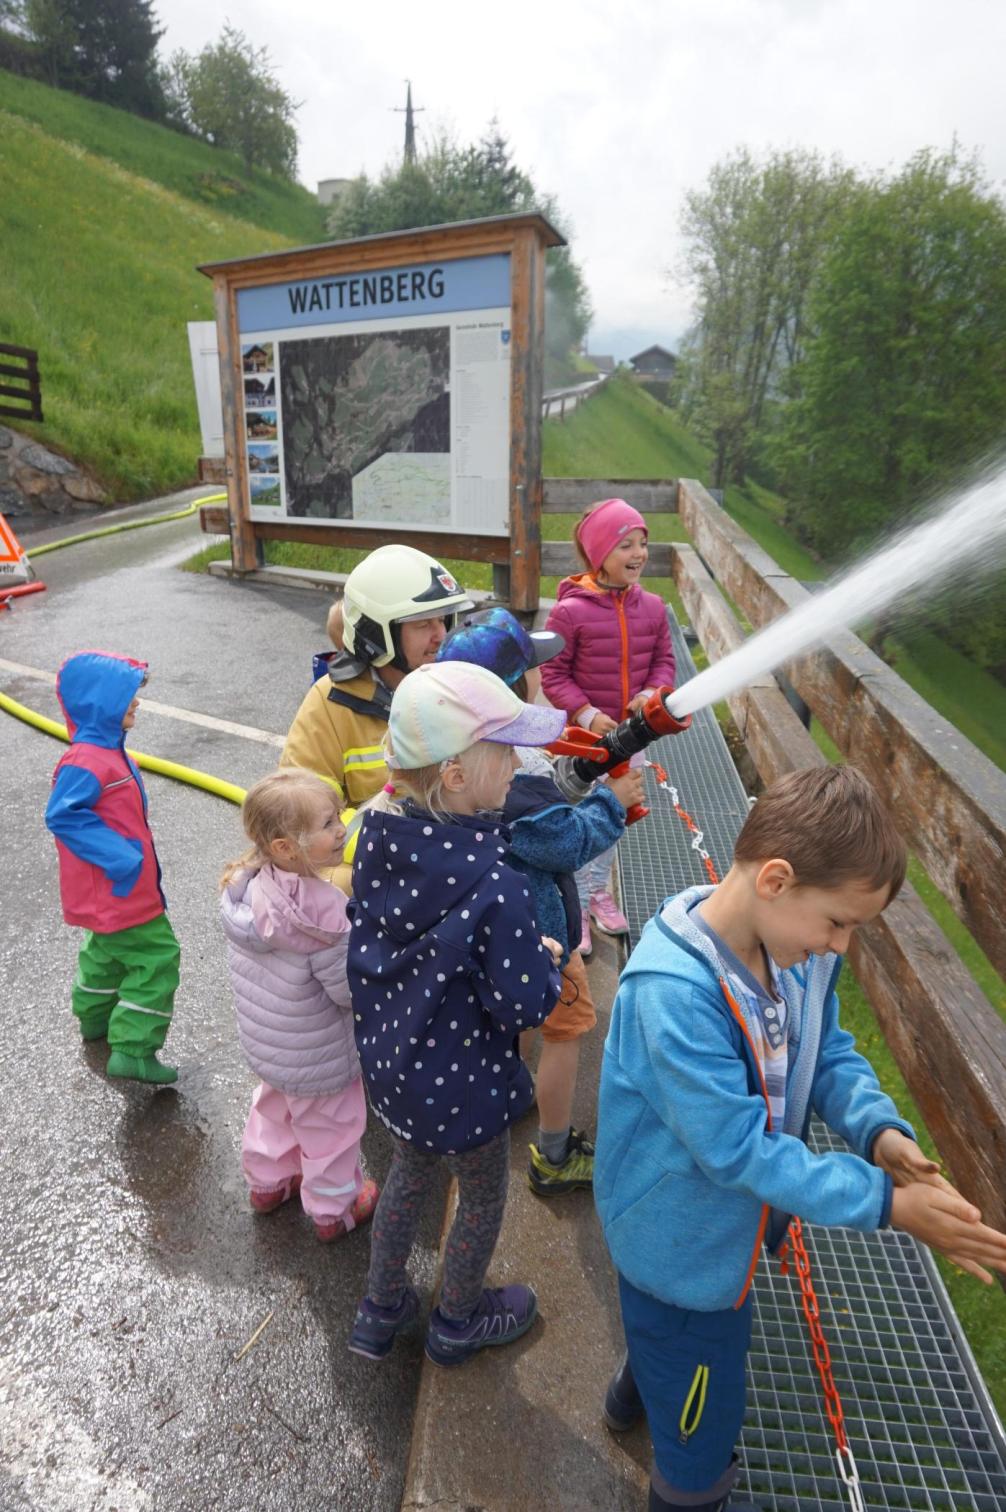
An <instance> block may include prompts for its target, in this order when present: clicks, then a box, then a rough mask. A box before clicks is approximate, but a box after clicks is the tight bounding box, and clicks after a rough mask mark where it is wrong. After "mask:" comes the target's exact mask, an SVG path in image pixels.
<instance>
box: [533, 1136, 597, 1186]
mask: <svg viewBox="0 0 1006 1512" xmlns="http://www.w3.org/2000/svg"><path fill="white" fill-rule="evenodd" d="M529 1148H530V1150H531V1161H530V1164H529V1165H528V1168H527V1179H528V1183H529V1185H530V1187H531V1190H532V1192H536V1193H537V1194H538V1196H539V1197H557V1196H559V1194H560V1193H561V1192H575V1191H576V1189H577V1187H589V1186H593V1184H594V1146H593V1145H592V1144H591V1142H590V1140H589V1139H586V1138H585V1137H584V1135H582V1134H581V1133H580V1132H579V1131H578V1130H577V1129H570V1131H569V1146H568V1148H567V1150H566V1159H565V1160H564V1161H563V1163H562V1165H558V1166H554V1165H551V1164H550V1163H549V1162H548V1161H547V1160H546V1159H545V1157H544V1155H542V1153H541V1151H540V1150H539V1149H538V1147H537V1145H531V1146H530V1147H529Z"/></svg>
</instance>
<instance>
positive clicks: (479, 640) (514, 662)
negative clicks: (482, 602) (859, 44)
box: [437, 606, 566, 687]
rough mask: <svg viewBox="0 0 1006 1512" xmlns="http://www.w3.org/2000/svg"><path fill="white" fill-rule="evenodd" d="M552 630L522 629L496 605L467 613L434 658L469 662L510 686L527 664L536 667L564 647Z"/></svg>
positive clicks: (526, 668)
mask: <svg viewBox="0 0 1006 1512" xmlns="http://www.w3.org/2000/svg"><path fill="white" fill-rule="evenodd" d="M565 645H566V642H565V640H564V639H563V637H562V636H561V635H557V634H556V633H555V631H554V630H531V631H528V630H525V629H524V626H523V625H522V624H521V622H520V620H519V619H517V618H516V616H515V615H512V614H511V613H510V611H509V609H503V608H500V607H499V606H497V607H495V608H493V609H479V610H477V611H476V613H474V614H468V615H466V616H465V618H464V619H463V620H462V622H461V624H460V625H459V626H458V628H457V629H456V630H452V631H451V633H450V635H448V636H447V637H446V639H445V640H444V641H443V643H442V645H441V647H440V650H439V651H438V652H437V661H438V662H442V661H461V662H472V663H474V665H475V666H476V667H485V669H486V671H487V672H494V673H495V674H496V676H497V677H498V678H499V679H500V680H501V681H502V682H505V683H506V685H507V687H511V686H512V685H513V684H514V683H515V682H516V681H517V679H518V678H519V677H523V675H524V673H525V672H526V671H527V670H528V668H529V667H540V666H541V664H542V662H546V661H551V659H552V657H553V656H558V655H559V652H560V651H562V650H563V649H564V647H565Z"/></svg>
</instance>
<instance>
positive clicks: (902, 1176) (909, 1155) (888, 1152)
mask: <svg viewBox="0 0 1006 1512" xmlns="http://www.w3.org/2000/svg"><path fill="white" fill-rule="evenodd" d="M613 785H614V784H613ZM871 1154H872V1158H873V1164H874V1165H875V1166H879V1167H880V1169H881V1170H882V1171H886V1172H887V1174H888V1176H890V1178H891V1180H892V1181H893V1182H894V1185H895V1186H899V1187H903V1186H909V1185H910V1184H911V1183H912V1182H913V1181H923V1182H926V1183H928V1185H929V1186H938V1187H942V1188H943V1190H944V1191H947V1192H952V1191H953V1190H954V1188H953V1187H952V1186H951V1185H950V1183H949V1181H944V1179H943V1177H942V1176H941V1175H940V1168H939V1166H938V1165H937V1164H936V1161H935V1160H929V1159H927V1157H926V1156H925V1154H924V1153H923V1152H922V1150H920V1149H919V1147H918V1145H917V1144H916V1143H915V1140H914V1139H909V1138H908V1135H907V1134H902V1132H901V1130H900V1129H882V1130H881V1131H880V1133H879V1134H878V1135H877V1137H876V1139H875V1140H874V1141H873V1150H872V1151H871Z"/></svg>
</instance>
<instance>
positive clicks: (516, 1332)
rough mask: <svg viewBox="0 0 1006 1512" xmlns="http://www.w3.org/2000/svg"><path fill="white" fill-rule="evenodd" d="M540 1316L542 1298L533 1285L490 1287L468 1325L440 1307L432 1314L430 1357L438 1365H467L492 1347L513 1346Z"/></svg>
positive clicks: (428, 1335)
mask: <svg viewBox="0 0 1006 1512" xmlns="http://www.w3.org/2000/svg"><path fill="white" fill-rule="evenodd" d="M537 1316H538V1298H537V1297H536V1296H535V1294H534V1291H533V1290H532V1288H531V1287H530V1286H499V1287H486V1289H485V1291H484V1292H483V1293H482V1295H481V1297H480V1298H479V1303H478V1306H477V1307H476V1309H475V1311H474V1312H473V1313H472V1315H471V1317H470V1318H469V1319H468V1321H467V1323H454V1322H452V1320H451V1319H450V1318H445V1317H444V1315H443V1313H442V1312H441V1311H440V1308H439V1307H435V1308H434V1309H433V1311H432V1312H431V1313H430V1323H429V1327H428V1328H427V1330H426V1354H427V1357H428V1358H429V1359H431V1360H432V1361H433V1363H434V1364H435V1365H463V1364H464V1362H465V1360H468V1359H471V1357H472V1355H473V1354H476V1353H477V1352H478V1351H479V1350H480V1349H485V1348H486V1346H487V1345H490V1344H512V1343H513V1341H514V1339H519V1338H520V1336H521V1334H525V1333H527V1331H528V1329H529V1328H530V1327H531V1324H532V1323H533V1322H534V1320H535V1318H536V1317H537Z"/></svg>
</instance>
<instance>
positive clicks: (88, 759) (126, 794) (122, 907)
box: [45, 651, 179, 1085]
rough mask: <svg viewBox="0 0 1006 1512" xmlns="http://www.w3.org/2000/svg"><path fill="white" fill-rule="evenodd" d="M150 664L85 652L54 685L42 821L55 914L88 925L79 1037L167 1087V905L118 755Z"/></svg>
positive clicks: (132, 779) (172, 961) (170, 991)
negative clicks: (57, 707)
mask: <svg viewBox="0 0 1006 1512" xmlns="http://www.w3.org/2000/svg"><path fill="white" fill-rule="evenodd" d="M146 680H147V664H146V662H141V661H134V660H133V658H132V657H128V656H116V655H113V654H111V653H106V652H104V651H81V652H79V653H78V654H77V655H76V656H71V657H70V658H69V659H68V660H67V661H65V662H64V663H63V665H62V667H60V669H59V673H58V675H57V678H56V693H57V695H58V697H59V701H60V704H61V705H62V709H63V713H64V715H65V716H66V727H67V731H68V733H69V736H70V749H69V750H68V751H67V753H66V755H65V756H64V757H63V758H62V760H61V761H60V762H59V763H58V765H57V767H56V770H55V772H54V773H53V779H52V793H51V795H50V797H49V802H48V803H47V804H46V810H45V822H46V825H47V826H48V828H49V829H50V830H51V831H52V833H53V834H54V835H55V837H56V850H57V852H58V853H59V886H60V894H61V896H62V900H63V917H64V919H65V920H66V922H67V923H68V924H74V925H77V926H79V927H81V928H83V929H85V930H86V931H87V933H86V935H85V936H84V943H83V945H82V946H81V949H80V956H79V959H78V967H77V977H76V980H75V981H74V984H73V994H72V1001H73V1011H74V1013H75V1014H76V1016H77V1019H78V1021H79V1023H80V1032H81V1034H82V1036H83V1037H84V1039H85V1040H98V1039H105V1038H107V1039H108V1044H109V1048H110V1049H111V1052H112V1053H111V1054H110V1055H109V1057H108V1064H107V1066H106V1067H105V1070H106V1071H107V1073H108V1075H109V1076H117V1077H125V1078H128V1079H129V1080H132V1081H142V1082H152V1083H154V1084H155V1085H164V1084H166V1083H168V1082H173V1081H177V1079H178V1071H177V1070H176V1068H175V1067H174V1066H167V1065H164V1064H163V1063H162V1062H161V1061H159V1060H158V1059H157V1052H158V1050H160V1048H161V1046H162V1045H163V1044H164V1041H165V1038H166V1036H167V1033H168V1026H169V1025H170V1023H171V1014H172V1010H173V1007H174V999H175V992H176V991H177V989H178V960H179V949H178V941H177V940H176V939H175V934H174V930H173V929H172V928H171V925H170V924H169V923H168V919H167V915H166V913H165V907H166V904H165V901H164V893H163V892H162V890H161V868H160V866H159V864H158V861H157V853H156V851H155V850H154V838H153V836H152V835H151V833H150V826H149V825H148V823H147V795H146V793H145V792H144V788H143V783H142V781H141V780H140V773H139V770H138V768H137V767H136V765H135V764H134V763H133V762H132V761H131V760H130V758H129V756H128V755H127V753H126V731H127V730H131V729H132V728H133V725H134V724H135V722H136V709H137V705H138V704H139V699H138V698H137V696H136V695H137V693H138V692H139V690H140V688H142V687H143V685H144V683H145V682H146Z"/></svg>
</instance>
